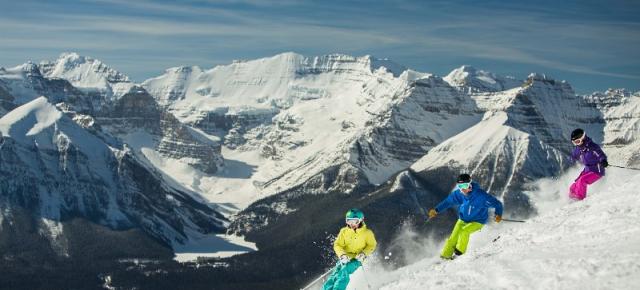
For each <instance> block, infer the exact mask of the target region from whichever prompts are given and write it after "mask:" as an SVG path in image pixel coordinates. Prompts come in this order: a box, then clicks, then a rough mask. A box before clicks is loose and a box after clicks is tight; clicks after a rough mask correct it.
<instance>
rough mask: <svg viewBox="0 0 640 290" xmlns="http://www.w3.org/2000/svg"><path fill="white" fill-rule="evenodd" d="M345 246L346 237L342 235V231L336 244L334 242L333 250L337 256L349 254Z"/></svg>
mask: <svg viewBox="0 0 640 290" xmlns="http://www.w3.org/2000/svg"><path fill="white" fill-rule="evenodd" d="M345 245H346V243H345V240H344V235H343V234H342V231H340V233H339V234H338V237H337V238H336V240H335V242H333V250H334V251H335V252H336V255H337V256H338V257H340V256H342V255H345V254H346V253H347V251H345V249H344V247H345Z"/></svg>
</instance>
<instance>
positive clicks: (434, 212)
mask: <svg viewBox="0 0 640 290" xmlns="http://www.w3.org/2000/svg"><path fill="white" fill-rule="evenodd" d="M437 215H438V212H437V211H436V210H435V209H433V208H432V209H430V210H429V218H430V219H432V218H434V217H436V216H437Z"/></svg>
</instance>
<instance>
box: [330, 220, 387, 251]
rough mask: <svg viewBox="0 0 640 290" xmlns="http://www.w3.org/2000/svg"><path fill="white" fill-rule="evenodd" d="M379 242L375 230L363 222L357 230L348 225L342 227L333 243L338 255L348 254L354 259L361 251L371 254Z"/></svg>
mask: <svg viewBox="0 0 640 290" xmlns="http://www.w3.org/2000/svg"><path fill="white" fill-rule="evenodd" d="M377 244H378V243H377V242H376V237H375V236H374V235H373V232H372V231H371V230H370V229H368V228H367V225H365V224H364V223H363V224H362V226H361V227H359V228H357V229H355V230H352V229H351V228H350V227H348V226H345V227H344V228H342V229H341V230H340V233H339V234H338V238H337V239H336V241H335V242H334V243H333V250H334V251H336V255H338V257H340V256H342V255H347V256H349V258H352V259H353V258H355V257H356V256H357V255H358V254H360V253H361V252H364V253H365V254H366V255H367V256H369V255H371V253H373V251H374V250H375V249H376V245H377Z"/></svg>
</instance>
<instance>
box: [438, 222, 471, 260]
mask: <svg viewBox="0 0 640 290" xmlns="http://www.w3.org/2000/svg"><path fill="white" fill-rule="evenodd" d="M464 225H465V222H463V221H462V220H461V219H458V221H457V222H456V225H455V226H454V227H453V230H452V231H451V236H449V239H447V241H446V242H445V243H444V247H442V252H440V257H442V258H445V259H448V258H451V256H453V250H454V248H455V246H456V244H457V243H458V235H459V234H460V230H461V229H462V227H463V226H464Z"/></svg>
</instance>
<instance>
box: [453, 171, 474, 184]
mask: <svg viewBox="0 0 640 290" xmlns="http://www.w3.org/2000/svg"><path fill="white" fill-rule="evenodd" d="M456 182H457V183H469V182H471V175H469V174H466V173H463V174H460V176H458V180H457V181H456Z"/></svg>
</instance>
